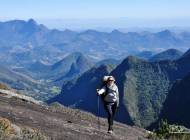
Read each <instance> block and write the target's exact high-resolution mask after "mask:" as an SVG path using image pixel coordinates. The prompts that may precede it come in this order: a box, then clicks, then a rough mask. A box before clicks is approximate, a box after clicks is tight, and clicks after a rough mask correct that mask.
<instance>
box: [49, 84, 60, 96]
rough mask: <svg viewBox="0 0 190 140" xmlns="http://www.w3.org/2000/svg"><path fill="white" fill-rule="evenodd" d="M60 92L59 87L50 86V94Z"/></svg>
mask: <svg viewBox="0 0 190 140" xmlns="http://www.w3.org/2000/svg"><path fill="white" fill-rule="evenodd" d="M60 92H61V89H60V87H57V86H53V87H52V88H51V93H52V94H59V93H60Z"/></svg>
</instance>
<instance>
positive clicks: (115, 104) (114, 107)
mask: <svg viewBox="0 0 190 140" xmlns="http://www.w3.org/2000/svg"><path fill="white" fill-rule="evenodd" d="M111 110H112V125H111V130H113V120H114V116H115V113H116V111H117V103H114V104H112V106H111Z"/></svg>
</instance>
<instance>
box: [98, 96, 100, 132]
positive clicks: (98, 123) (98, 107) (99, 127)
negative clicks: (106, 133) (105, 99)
mask: <svg viewBox="0 0 190 140" xmlns="http://www.w3.org/2000/svg"><path fill="white" fill-rule="evenodd" d="M99 116H100V97H99V96H98V129H99V130H100V117H99Z"/></svg>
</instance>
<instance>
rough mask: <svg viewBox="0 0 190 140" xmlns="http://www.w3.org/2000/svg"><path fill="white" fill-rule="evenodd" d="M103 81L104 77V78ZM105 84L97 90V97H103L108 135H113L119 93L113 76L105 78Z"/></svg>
mask: <svg viewBox="0 0 190 140" xmlns="http://www.w3.org/2000/svg"><path fill="white" fill-rule="evenodd" d="M104 80H105V77H104ZM105 81H106V84H105V85H104V86H103V87H102V88H101V89H97V95H98V96H103V101H104V107H105V109H106V111H107V113H108V133H110V134H112V133H113V119H114V116H115V113H116V110H117V108H118V107H119V91H118V87H117V86H116V84H115V78H114V77H113V76H107V79H106V80H105Z"/></svg>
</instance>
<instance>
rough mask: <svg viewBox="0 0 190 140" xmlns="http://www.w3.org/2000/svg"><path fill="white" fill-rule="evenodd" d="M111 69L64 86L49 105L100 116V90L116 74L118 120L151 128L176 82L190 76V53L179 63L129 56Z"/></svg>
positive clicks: (91, 72)
mask: <svg viewBox="0 0 190 140" xmlns="http://www.w3.org/2000/svg"><path fill="white" fill-rule="evenodd" d="M107 69H108V66H106V65H104V66H100V67H98V68H96V69H94V68H92V69H90V70H89V71H87V72H85V73H84V74H83V75H82V76H81V77H79V79H78V80H75V81H73V82H70V83H68V84H65V85H63V87H62V93H61V94H59V95H57V96H55V97H54V98H52V99H50V100H48V103H51V102H55V101H58V102H60V103H61V104H63V105H66V106H70V107H74V108H80V109H83V110H86V111H90V112H92V113H96V108H97V106H96V105H97V104H96V102H97V97H96V88H99V87H100V82H101V80H102V77H103V76H104V75H113V76H114V77H115V78H116V82H117V85H118V88H119V91H120V110H119V112H118V114H120V115H117V117H116V119H117V120H118V121H121V122H125V123H127V124H135V125H138V126H142V127H149V126H151V124H153V123H155V122H157V121H158V120H159V116H160V114H161V111H162V109H164V108H165V106H164V104H165V101H167V100H168V98H169V94H170V92H172V89H171V87H172V86H173V84H174V83H175V81H176V80H177V79H183V78H184V77H185V76H186V75H187V74H188V73H189V70H190V53H189V51H187V52H186V53H185V54H184V55H183V56H181V57H180V58H179V59H177V60H165V61H157V62H149V61H146V60H142V59H139V58H136V57H134V56H129V57H127V58H126V59H124V60H123V61H122V62H121V63H120V64H119V65H118V66H117V67H113V68H112V69H109V71H108V70H107ZM70 97H72V98H70ZM181 102H183V101H181ZM102 110H103V109H102ZM183 113H185V112H183ZM101 114H102V115H104V113H101ZM121 114H122V115H121ZM182 124H183V123H182ZM188 127H189V126H188Z"/></svg>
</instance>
